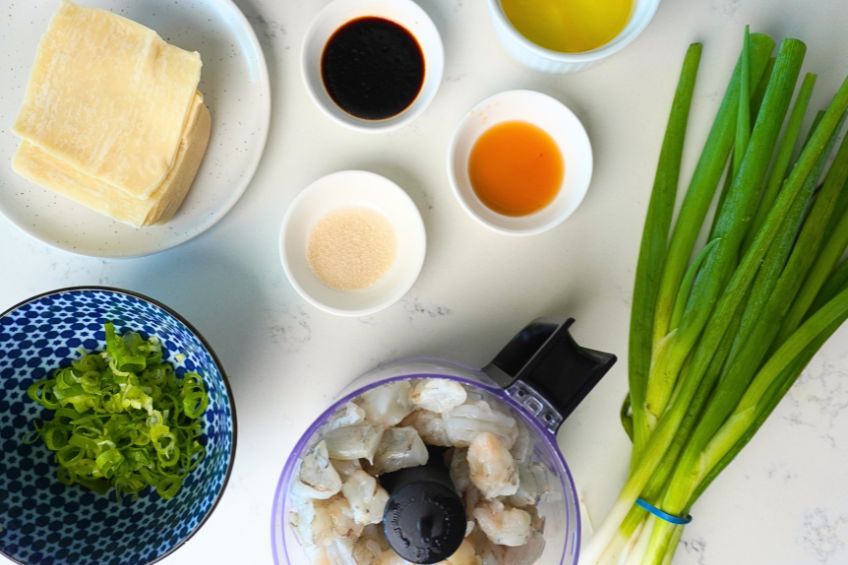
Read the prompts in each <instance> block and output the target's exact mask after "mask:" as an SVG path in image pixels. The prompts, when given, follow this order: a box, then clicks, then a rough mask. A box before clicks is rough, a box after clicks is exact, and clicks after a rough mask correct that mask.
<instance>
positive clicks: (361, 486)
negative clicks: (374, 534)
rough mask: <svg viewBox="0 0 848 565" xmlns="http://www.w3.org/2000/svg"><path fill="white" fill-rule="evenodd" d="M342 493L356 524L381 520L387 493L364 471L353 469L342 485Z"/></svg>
mask: <svg viewBox="0 0 848 565" xmlns="http://www.w3.org/2000/svg"><path fill="white" fill-rule="evenodd" d="M342 493H343V494H344V496H345V498H346V499H347V501H348V503H349V504H350V508H351V510H352V511H353V519H354V521H355V522H356V523H357V524H361V525H363V526H364V525H367V524H378V523H380V522H381V521H382V520H383V511H384V510H385V508H386V503H387V502H388V501H389V494H388V493H387V492H386V490H385V489H384V488H383V487H381V486H380V485H378V484H377V479H375V478H374V477H372V476H371V475H369V474H368V473H366V472H365V471H361V470H360V471H354V472H353V473H352V474H351V475H350V476H349V477H348V478H347V480H346V481H345V482H344V484H343V485H342Z"/></svg>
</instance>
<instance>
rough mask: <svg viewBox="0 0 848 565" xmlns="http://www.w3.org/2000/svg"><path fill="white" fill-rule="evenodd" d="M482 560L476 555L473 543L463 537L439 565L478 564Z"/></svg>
mask: <svg viewBox="0 0 848 565" xmlns="http://www.w3.org/2000/svg"><path fill="white" fill-rule="evenodd" d="M481 563H482V561H481V560H480V558H479V557H477V552H476V551H475V550H474V544H472V543H471V542H470V541H469V540H467V539H465V540H463V541H462V545H460V546H459V547H458V548H457V549H456V551H454V552H453V555H451V556H450V557H448V558H447V559H446V560H444V561H442V562H441V563H440V564H439V565H480V564H481Z"/></svg>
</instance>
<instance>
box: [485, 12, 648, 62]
mask: <svg viewBox="0 0 848 565" xmlns="http://www.w3.org/2000/svg"><path fill="white" fill-rule="evenodd" d="M488 1H489V12H490V13H491V16H492V22H493V24H494V27H495V31H496V32H497V35H498V38H499V39H500V40H501V43H503V45H504V47H505V48H506V49H507V51H508V52H509V53H510V54H511V55H512V56H513V57H514V58H515V59H516V60H518V61H519V62H520V63H522V64H524V65H526V66H528V67H530V68H532V69H535V70H538V71H543V72H549V73H571V72H576V71H579V70H582V69H585V68H587V67H589V66H591V65H593V64H595V63H597V62H598V61H600V60H602V59H605V58H607V57H609V56H610V55H612V54H613V53H616V52H618V51H620V50H621V49H623V48H624V47H625V46H627V45H628V44H629V43H631V42H632V41H633V40H634V39H636V37H638V36H639V34H640V33H642V31H644V29H645V28H646V27H647V26H648V24H649V23H650V22H651V20H652V19H653V17H654V14H655V13H656V11H657V8H658V6H659V3H660V0H488Z"/></svg>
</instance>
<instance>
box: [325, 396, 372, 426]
mask: <svg viewBox="0 0 848 565" xmlns="http://www.w3.org/2000/svg"><path fill="white" fill-rule="evenodd" d="M364 421H365V410H363V409H362V407H360V406H357V405H356V404H354V403H353V402H346V403H345V404H344V405H342V406H340V407H339V409H338V410H336V411H335V412H333V415H332V416H330V420H329V421H328V422H327V424H326V430H327V431H329V430H335V429H337V428H344V427H345V426H353V425H356V424H361V423H362V422H364Z"/></svg>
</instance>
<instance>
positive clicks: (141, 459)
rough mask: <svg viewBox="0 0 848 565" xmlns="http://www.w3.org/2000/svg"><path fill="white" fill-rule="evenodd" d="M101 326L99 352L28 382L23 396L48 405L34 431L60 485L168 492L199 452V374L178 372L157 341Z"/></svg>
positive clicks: (202, 405)
mask: <svg viewBox="0 0 848 565" xmlns="http://www.w3.org/2000/svg"><path fill="white" fill-rule="evenodd" d="M105 330H106V350H105V351H103V352H100V353H89V354H86V355H84V356H82V357H81V358H79V359H77V360H75V361H73V362H72V363H71V364H70V365H69V366H67V367H64V368H61V369H58V370H56V371H54V372H53V374H52V375H51V376H50V377H48V378H46V379H42V380H40V381H37V382H35V383H33V384H32V385H30V387H29V389H28V390H27V394H28V395H29V397H30V398H31V399H32V400H33V401H35V402H37V403H38V404H40V405H41V406H43V407H44V408H47V409H49V410H51V411H52V417H51V418H50V419H46V420H44V421H42V422H39V423H37V424H36V431H37V434H38V436H40V437H41V439H42V440H43V441H44V444H45V445H46V446H47V448H48V449H49V450H50V451H53V452H54V453H55V459H56V462H57V463H58V464H59V468H58V471H57V475H58V478H59V480H60V481H61V482H63V483H65V484H69V485H70V484H80V485H82V486H84V487H87V488H89V489H90V490H93V491H95V492H98V493H101V494H103V493H106V492H107V491H109V490H110V489H112V488H114V489H115V495H116V497H120V496H121V495H129V496H131V497H138V496H139V494H140V493H141V491H142V490H144V489H145V488H147V487H153V488H154V489H155V491H156V493H157V494H158V495H159V496H160V497H162V498H163V499H170V498H173V497H174V496H175V495H176V494H177V493H178V492H179V490H180V488H181V487H182V484H183V481H184V480H185V478H186V476H188V474H189V473H190V472H191V471H192V470H193V469H194V468H196V467H197V465H198V464H199V463H200V462H201V461H202V460H203V457H204V455H205V448H204V447H203V445H202V444H201V443H200V438H201V435H202V428H201V419H200V418H201V416H202V415H203V412H204V411H205V410H206V407H207V406H208V404H209V396H208V393H207V392H206V387H205V385H204V384H203V379H202V378H201V377H200V375H198V374H197V373H194V372H186V373H185V375H183V377H182V378H178V377H177V375H176V374H175V371H174V367H173V365H171V364H170V363H168V362H167V361H165V360H163V356H162V346H161V343H160V342H159V341H158V340H157V339H155V338H150V339H144V338H142V337H141V336H140V335H139V334H137V333H135V332H128V333H126V334H124V335H123V336H119V335H117V334H116V333H115V328H114V326H113V325H112V324H111V323H107V324H105ZM35 439H36V440H37V439H38V437H36V438H35Z"/></svg>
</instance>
